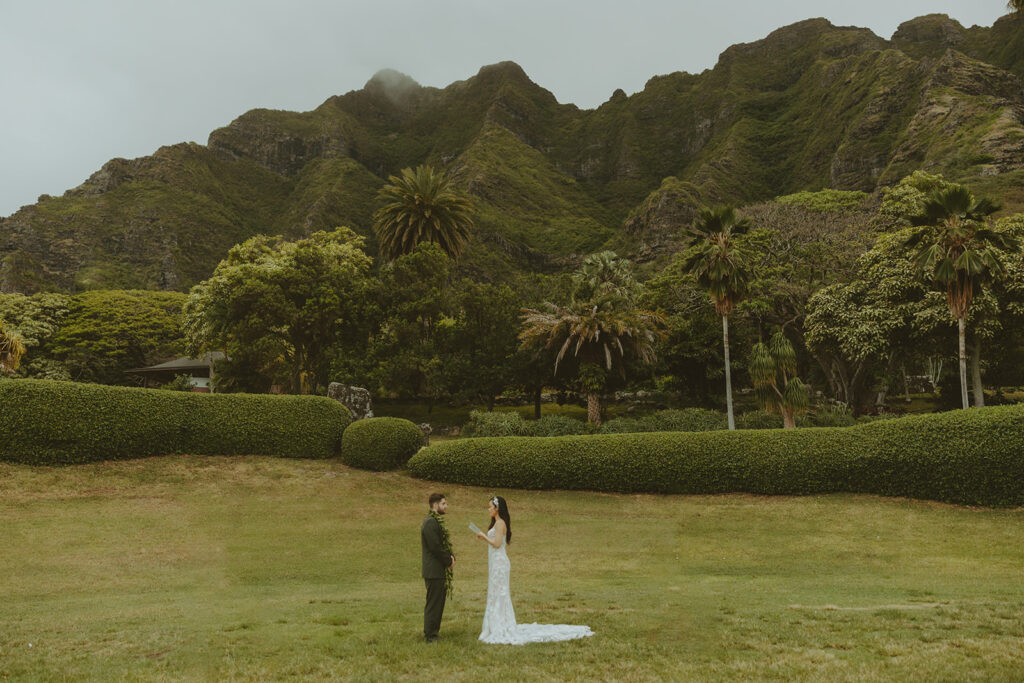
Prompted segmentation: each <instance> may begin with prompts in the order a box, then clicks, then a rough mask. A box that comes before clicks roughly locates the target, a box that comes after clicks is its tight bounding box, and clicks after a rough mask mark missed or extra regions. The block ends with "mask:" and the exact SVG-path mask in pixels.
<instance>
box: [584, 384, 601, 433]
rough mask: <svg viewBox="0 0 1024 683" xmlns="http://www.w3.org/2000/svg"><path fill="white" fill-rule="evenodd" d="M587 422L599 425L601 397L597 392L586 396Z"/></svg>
mask: <svg viewBox="0 0 1024 683" xmlns="http://www.w3.org/2000/svg"><path fill="white" fill-rule="evenodd" d="M587 422H589V423H590V424H595V425H598V426H600V425H601V395H600V394H598V393H597V392H591V393H589V394H587Z"/></svg>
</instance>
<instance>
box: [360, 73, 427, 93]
mask: <svg viewBox="0 0 1024 683" xmlns="http://www.w3.org/2000/svg"><path fill="white" fill-rule="evenodd" d="M422 87H423V86H421V85H420V84H419V83H417V82H416V81H415V80H414V79H412V78H411V77H409V76H406V75H405V74H404V73H402V72H401V71H395V70H394V69H381V70H380V71H378V72H377V73H375V74H374V75H373V77H372V78H371V79H370V80H368V81H367V82H366V85H365V86H363V89H364V90H368V91H371V92H380V93H383V94H384V95H386V96H387V97H388V98H389V99H391V100H394V101H398V100H402V99H405V98H406V97H407V96H408V95H410V94H411V93H414V92H416V91H417V90H419V89H420V88H422Z"/></svg>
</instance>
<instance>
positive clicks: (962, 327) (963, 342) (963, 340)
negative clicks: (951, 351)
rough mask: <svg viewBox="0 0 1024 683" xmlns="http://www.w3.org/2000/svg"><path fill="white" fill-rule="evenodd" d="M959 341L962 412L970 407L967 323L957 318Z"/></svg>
mask: <svg viewBox="0 0 1024 683" xmlns="http://www.w3.org/2000/svg"><path fill="white" fill-rule="evenodd" d="M957 328H958V330H959V338H960V339H959V341H960V399H961V401H962V402H963V406H964V410H967V408H969V407H970V405H969V404H968V403H967V321H966V320H964V319H963V318H957Z"/></svg>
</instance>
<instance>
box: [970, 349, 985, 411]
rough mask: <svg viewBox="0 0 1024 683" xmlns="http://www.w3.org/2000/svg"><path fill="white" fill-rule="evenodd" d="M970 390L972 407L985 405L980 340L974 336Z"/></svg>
mask: <svg viewBox="0 0 1024 683" xmlns="http://www.w3.org/2000/svg"><path fill="white" fill-rule="evenodd" d="M971 390H972V391H973V392H974V407H975V408H984V407H985V387H984V385H983V384H982V383H981V340H980V339H978V336H977V335H975V336H974V344H972V345H971Z"/></svg>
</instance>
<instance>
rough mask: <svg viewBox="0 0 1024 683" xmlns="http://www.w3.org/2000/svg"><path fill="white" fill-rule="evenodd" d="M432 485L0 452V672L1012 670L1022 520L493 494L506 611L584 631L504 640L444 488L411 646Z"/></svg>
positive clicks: (479, 506)
mask: <svg viewBox="0 0 1024 683" xmlns="http://www.w3.org/2000/svg"><path fill="white" fill-rule="evenodd" d="M435 488H436V487H435V486H434V485H432V484H430V483H428V482H422V481H417V480H413V479H410V478H408V477H406V476H404V475H402V474H373V473H366V472H361V471H357V470H351V469H348V468H346V467H344V466H342V465H340V464H338V463H335V462H324V461H287V460H275V459H272V458H259V457H239V458H214V457H209V458H201V457H190V456H181V457H178V456H175V457H166V458H160V459H147V460H138V461H131V462H120V463H101V464H94V465H84V466H77V467H68V468H52V469H51V468H30V467H25V466H13V465H6V464H0V515H2V520H3V523H2V524H0V548H2V553H0V595H2V602H0V605H2V606H0V679H10V680H54V679H57V680H62V679H76V680H79V679H103V680H117V679H124V680H139V679H141V680H181V679H189V680H194V679H205V680H214V679H217V680H249V679H260V680H271V679H287V678H299V679H338V678H340V679H357V680H359V679H362V680H382V679H383V680H393V679H403V678H409V679H417V680H428V679H429V680H442V679H456V680H467V681H468V680H472V681H480V680H504V679H508V678H512V679H516V680H521V679H535V680H546V679H552V678H555V679H594V678H599V679H604V680H616V679H618V680H637V679H676V680H680V679H689V680H693V679H698V680H737V679H744V678H758V679H764V678H767V679H772V678H774V679H780V680H790V679H808V678H810V679H827V680H891V679H898V680H922V681H924V680H928V681H931V680H935V679H945V680H963V679H972V678H973V679H978V680H1020V679H1021V678H1024V581H1022V577H1024V571H1022V568H1024V524H1022V522H1024V511H1022V510H979V509H967V508H961V507H954V506H949V505H941V504H936V503H930V502H917V501H909V500H889V499H879V498H874V497H870V496H854V495H834V496H820V497H808V498H789V497H778V498H764V497H754V496H746V495H729V496H688V497H664V496H653V495H607V494H595V493H579V492H572V493H569V492H527V491H500V493H502V494H503V495H505V496H506V497H507V498H508V499H509V504H510V509H511V513H512V530H513V539H512V544H511V545H510V546H509V554H510V557H511V559H512V591H513V595H512V596H513V601H514V604H515V607H516V611H517V615H518V616H519V620H520V621H539V622H549V623H577V624H587V625H589V626H591V627H592V628H593V629H594V631H596V634H597V635H596V636H594V637H593V638H590V639H586V640H582V641H575V642H569V643H553V644H541V645H530V646H525V647H510V646H488V645H482V644H480V643H478V642H477V640H476V637H477V634H478V632H479V627H480V621H481V618H482V616H483V609H484V598H485V591H486V572H487V567H486V562H487V560H486V546H485V545H484V544H483V543H480V542H479V541H477V540H476V539H474V538H473V537H472V536H471V534H470V533H469V531H468V530H466V525H467V523H468V522H469V521H471V520H472V521H475V522H476V523H477V524H478V525H479V524H484V523H485V514H484V511H485V509H486V505H487V497H488V495H489V494H490V493H492V492H491V491H487V490H482V489H474V488H469V487H447V486H446V487H444V490H445V491H446V492H447V493H448V496H449V502H450V505H451V509H450V514H449V517H448V519H449V527H450V529H451V533H452V535H453V540H454V543H455V550H456V555H457V557H458V561H457V565H456V595H455V599H454V601H453V602H451V603H449V605H448V607H447V609H446V611H445V619H444V622H443V624H442V632H441V633H442V641H441V642H440V643H439V644H436V645H430V646H428V645H425V644H424V643H423V642H422V636H421V629H422V608H423V595H424V590H423V582H422V580H421V579H420V578H419V563H420V549H419V540H418V536H419V525H420V521H421V520H422V518H423V516H424V514H425V512H426V502H425V501H426V497H427V494H428V493H430V492H431V491H432V490H433V489H435ZM30 643H31V647H30V646H29V644H30Z"/></svg>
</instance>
